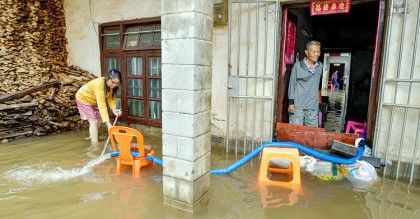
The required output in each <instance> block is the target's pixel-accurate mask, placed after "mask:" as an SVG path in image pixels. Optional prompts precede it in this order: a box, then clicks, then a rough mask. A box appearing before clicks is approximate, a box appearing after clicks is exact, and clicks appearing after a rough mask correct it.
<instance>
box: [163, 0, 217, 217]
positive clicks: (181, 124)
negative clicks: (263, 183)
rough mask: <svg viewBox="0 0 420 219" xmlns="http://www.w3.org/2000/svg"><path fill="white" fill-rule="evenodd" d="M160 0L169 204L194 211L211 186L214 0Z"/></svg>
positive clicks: (166, 198)
mask: <svg viewBox="0 0 420 219" xmlns="http://www.w3.org/2000/svg"><path fill="white" fill-rule="evenodd" d="M161 3H162V6H161V7H162V8H161V9H162V111H163V115H162V143H163V149H162V150H163V164H164V167H163V196H164V203H165V204H167V205H170V206H173V207H176V208H180V209H183V210H187V211H191V212H192V211H193V210H194V207H196V206H197V205H198V204H199V203H201V202H202V201H204V200H205V199H206V194H207V192H208V191H209V188H210V173H209V170H210V149H211V145H210V137H211V136H210V108H211V65H212V58H213V1H212V0H162V2H161Z"/></svg>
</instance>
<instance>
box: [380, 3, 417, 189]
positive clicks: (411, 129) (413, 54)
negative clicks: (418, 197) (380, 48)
mask: <svg viewBox="0 0 420 219" xmlns="http://www.w3.org/2000/svg"><path fill="white" fill-rule="evenodd" d="M419 8H420V1H418V0H399V1H398V0H395V1H394V0H392V1H391V2H390V5H389V13H388V16H389V17H388V21H387V30H386V35H387V38H386V43H385V47H384V48H385V50H384V58H383V62H382V63H383V64H382V65H383V69H382V71H383V73H382V79H381V89H380V99H379V110H378V115H377V118H378V119H377V122H376V130H375V145H374V149H375V156H376V157H381V158H384V159H385V162H386V164H388V166H386V167H385V169H384V176H386V175H391V176H393V177H396V178H400V177H409V179H410V182H411V181H413V179H414V178H415V176H417V178H418V177H419V173H418V171H419V170H418V165H419V164H420V159H419V158H420V154H419V153H420V152H419V138H420V92H419V90H420V60H419V58H420V56H419V55H420V54H419V53H420V48H419V45H418V35H419V22H420V11H419ZM389 164H392V165H389ZM416 172H417V173H416Z"/></svg>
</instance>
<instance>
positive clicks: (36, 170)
mask: <svg viewBox="0 0 420 219" xmlns="http://www.w3.org/2000/svg"><path fill="white" fill-rule="evenodd" d="M109 158H111V155H109V154H104V155H101V156H99V157H98V158H96V159H94V160H91V161H89V162H88V163H87V164H86V165H85V166H84V167H82V168H73V169H71V170H63V169H62V168H60V167H55V169H52V168H51V166H50V165H49V164H48V163H42V164H34V165H30V166H21V167H18V168H15V169H11V170H9V171H7V172H4V173H3V174H2V178H5V179H9V180H15V181H16V182H18V183H19V184H26V185H33V184H35V183H41V184H42V183H46V182H50V181H59V180H66V179H71V178H75V177H78V176H81V175H84V174H87V173H89V172H91V171H92V169H93V167H94V166H95V165H97V164H100V163H102V162H103V161H105V160H106V159H109ZM51 169H52V170H51Z"/></svg>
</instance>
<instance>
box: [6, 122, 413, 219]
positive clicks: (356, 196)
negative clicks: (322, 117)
mask: <svg viewBox="0 0 420 219" xmlns="http://www.w3.org/2000/svg"><path fill="white" fill-rule="evenodd" d="M86 133H87V131H86V130H84V131H75V132H66V133H60V134H54V135H49V136H43V137H31V138H26V139H18V140H15V141H12V142H9V143H6V144H1V145H0V154H1V158H2V159H1V160H0V209H1V211H0V218H101V219H102V218H305V219H306V218H322V219H325V218H340V219H343V218H352V219H355V218H420V186H419V184H418V183H415V184H411V185H409V184H407V183H405V182H399V181H395V180H391V179H381V181H379V182H378V183H376V184H375V185H374V186H373V187H371V188H370V189H369V190H368V191H354V188H353V185H352V184H351V183H350V182H349V181H348V180H346V179H343V180H340V181H322V180H320V179H317V178H314V177H312V176H310V175H306V174H302V190H301V192H296V191H295V190H292V189H287V188H278V187H264V186H262V187H260V186H258V182H257V178H258V169H259V160H258V158H254V159H253V160H252V161H251V162H248V163H247V164H246V165H244V166H243V167H242V168H240V169H238V170H236V171H235V172H233V173H231V174H229V175H212V176H211V189H210V191H209V193H208V196H207V197H208V198H207V199H206V201H205V202H204V204H203V205H202V206H200V208H198V209H197V210H196V211H194V213H193V214H191V213H187V212H184V211H180V210H177V209H174V208H172V207H168V206H166V205H163V195H162V168H161V167H159V166H156V165H152V166H149V167H146V168H142V169H141V173H140V178H138V179H135V178H133V177H132V176H131V170H126V171H125V172H123V173H122V174H120V175H116V174H115V169H116V168H115V167H116V163H115V159H113V158H112V159H107V157H101V158H100V159H98V157H99V155H100V154H101V152H102V149H103V146H104V143H105V141H106V139H105V138H103V139H102V141H101V142H100V143H99V144H98V145H91V143H90V142H89V141H88V140H84V137H86ZM145 143H146V144H149V145H152V148H153V149H154V150H155V152H156V157H158V158H161V157H162V151H161V139H160V138H157V137H152V136H145ZM239 158H240V157H236V156H235V155H234V154H233V155H229V156H226V155H225V153H224V148H223V147H213V149H212V167H211V168H212V169H218V168H223V167H226V165H229V164H232V163H233V162H235V160H236V159H239Z"/></svg>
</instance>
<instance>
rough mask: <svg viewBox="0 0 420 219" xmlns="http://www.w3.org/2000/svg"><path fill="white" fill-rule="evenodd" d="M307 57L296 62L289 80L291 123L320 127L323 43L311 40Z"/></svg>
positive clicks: (307, 45) (308, 44)
mask: <svg viewBox="0 0 420 219" xmlns="http://www.w3.org/2000/svg"><path fill="white" fill-rule="evenodd" d="M305 54H306V57H305V58H304V59H303V60H301V61H299V62H297V63H295V65H294V66H293V68H292V73H291V75H290V81H289V109H288V111H289V123H291V124H296V125H305V126H312V127H318V111H319V100H318V89H319V82H320V80H321V76H322V63H321V62H319V61H318V58H319V56H320V55H321V43H320V42H318V41H314V40H313V41H309V42H308V43H307V44H306V50H305Z"/></svg>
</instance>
